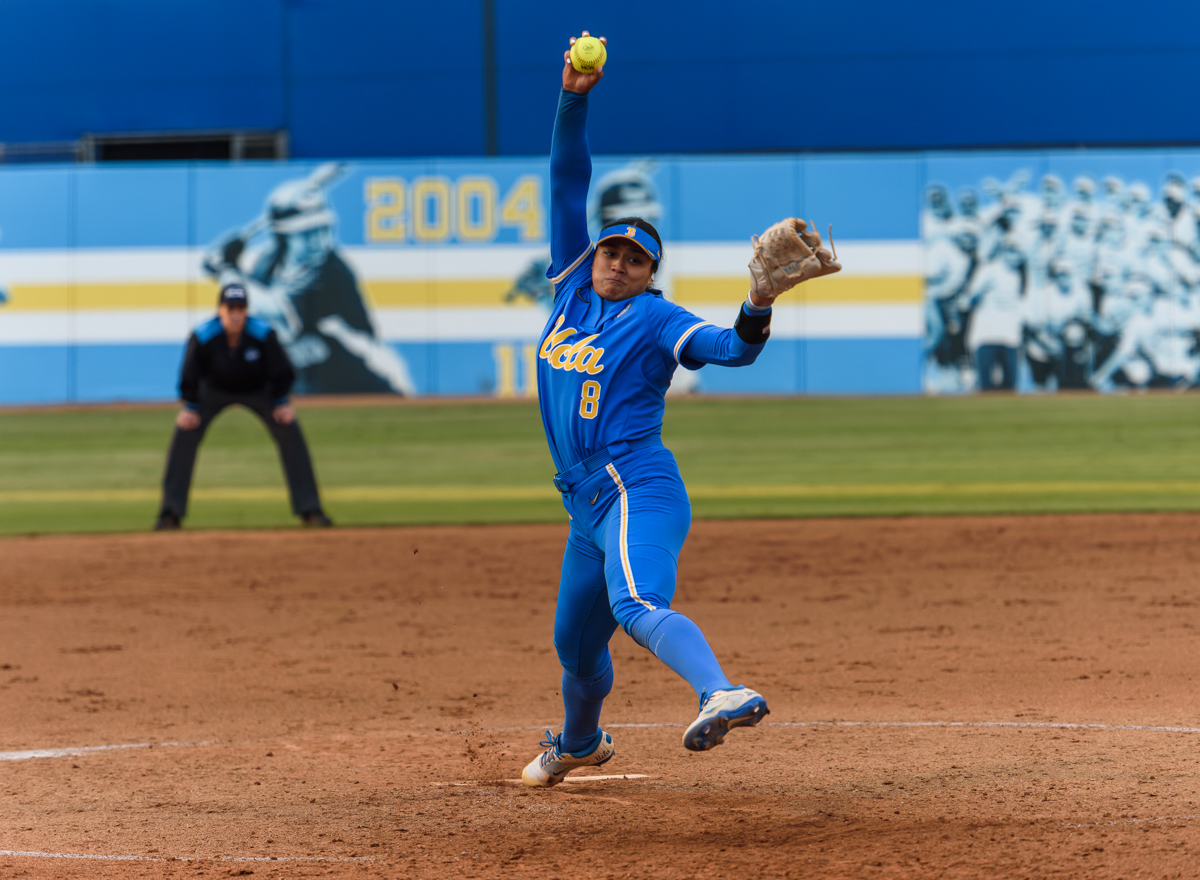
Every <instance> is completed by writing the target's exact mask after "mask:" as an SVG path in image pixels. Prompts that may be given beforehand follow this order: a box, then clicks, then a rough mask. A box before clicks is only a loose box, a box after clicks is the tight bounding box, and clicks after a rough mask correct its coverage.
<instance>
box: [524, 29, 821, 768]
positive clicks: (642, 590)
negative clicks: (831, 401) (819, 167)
mask: <svg viewBox="0 0 1200 880" xmlns="http://www.w3.org/2000/svg"><path fill="white" fill-rule="evenodd" d="M583 35H584V36H587V35H588V34H587V32H586V31H584V34H583ZM574 42H575V40H574V38H572V40H571V43H572V44H573V43H574ZM563 61H564V66H563V73H562V85H563V90H562V93H561V95H560V97H559V105H558V114H557V118H556V119H555V123H554V136H553V141H552V144H551V153H550V185H551V194H550V198H551V243H550V244H551V247H550V250H551V264H550V268H549V269H548V270H547V273H546V274H547V275H548V276H549V277H550V279H551V281H553V282H554V285H555V287H554V302H553V308H552V310H551V314H550V318H549V321H548V322H547V325H546V329H545V330H544V331H543V333H542V336H541V346H540V350H539V358H538V366H537V381H538V400H539V405H540V407H541V414H542V422H543V425H544V427H545V429H546V438H547V441H548V442H549V445H550V454H551V456H552V457H553V459H554V464H555V466H556V468H557V470H558V474H556V475H555V478H554V483H555V486H556V487H557V488H558V489H559V491H560V492H562V496H563V504H564V506H565V507H566V509H567V514H568V517H569V519H570V523H571V528H570V534H569V536H568V538H567V547H566V552H565V553H564V556H563V562H562V575H561V580H560V583H559V590H558V607H557V610H556V613H555V620H554V646H555V648H556V650H557V652H558V657H559V660H560V661H561V663H562V667H563V676H562V696H563V706H564V713H565V719H564V722H563V728H562V731H561V732H560V733H559V734H557V735H552V734H551V732H550V731H546V737H547V739H546V741H545V742H543V743H542V745H543V746H544V747H545V751H543V752H542V753H541V754H540V755H539V756H538V757H537V758H535V759H534V760H533V761H532V762H530V764H529V765H528V766H527V767H526V768H525V770H524V771H523V772H522V774H521V776H522V779H523V780H524V782H525V784H526V785H528V786H530V787H549V786H553V785H557V784H558V783H559V782H561V781H562V780H563V778H564V777H565V776H566V775H567V774H568V773H569V772H571V771H572V770H574V769H576V768H578V767H586V766H595V765H599V764H603V763H605V762H606V761H608V760H609V759H610V758H612V756H613V754H614V753H615V748H614V746H613V741H612V737H611V736H610V735H609V734H608V733H606V732H605V731H604V730H602V729H601V728H600V713H601V708H602V706H603V703H604V698H605V697H606V696H608V693H609V691H610V690H611V689H612V684H613V667H612V658H611V656H610V654H609V650H608V642H609V639H611V638H612V635H613V633H615V632H616V629H617V626H618V625H619V626H621V627H623V628H624V629H625V631H626V632H627V633H628V634H629V635H630V637H632V638H633V640H634V641H635V642H637V643H638V644H639V645H641V646H642V647H645V648H647V649H649V650H650V651H651V652H653V653H654V654H655V656H657V657H658V658H659V659H660V660H662V661H663V662H664V663H666V664H667V666H669V667H670V668H671V669H672V670H674V671H675V672H676V673H678V674H679V675H680V676H681V677H682V678H683V679H685V680H686V681H687V683H688V684H690V685H691V686H692V688H693V689H694V690H695V691H696V693H697V695H698V696H699V698H700V713H699V716H698V717H697V718H696V719H695V721H693V722H692V723H691V724H689V725H688V727H687V729H686V731H685V732H684V735H683V745H684V746H685V747H686V748H688V749H691V750H692V751H704V750H707V749H711V748H713V747H714V746H717V745H720V744H721V742H722V741H723V740H724V738H725V735H726V733H727V732H728V731H729V730H730V729H731V728H734V727H743V726H753V725H756V724H758V722H759V721H761V720H762V719H763V717H764V716H766V714H767V712H768V709H767V703H766V700H765V699H764V698H763V697H762V695H760V694H759V693H757V692H756V691H753V690H751V689H750V688H748V687H744V686H741V685H734V684H733V683H731V682H730V680H729V679H728V678H727V677H726V675H725V673H724V671H723V670H722V668H721V664H720V663H719V662H718V661H717V658H716V656H715V655H714V654H713V651H712V648H711V647H709V644H708V641H707V640H706V639H705V637H704V634H703V633H702V632H701V631H700V628H699V627H697V626H696V624H695V623H693V622H692V621H691V620H689V619H688V618H687V617H684V616H683V615H682V614H679V613H678V612H676V611H673V610H671V608H670V604H671V599H672V598H673V596H674V594H675V583H676V568H677V564H678V559H679V551H680V550H681V549H682V547H683V542H684V540H685V538H686V537H687V533H688V528H689V527H690V525H691V505H690V503H689V501H688V496H687V491H686V490H685V489H684V485H683V480H682V478H681V477H680V474H679V468H678V466H677V464H676V463H675V458H674V456H673V455H672V454H671V452H670V451H669V450H668V449H667V448H666V447H664V446H663V445H662V439H661V433H662V414H663V407H664V398H665V395H666V391H667V388H668V387H669V385H670V383H671V377H672V375H673V374H674V372H675V369H676V368H677V367H679V366H683V367H686V368H687V369H690V370H698V369H700V368H701V367H702V366H704V364H721V365H723V366H742V365H745V364H750V363H753V362H754V360H755V359H756V358H757V357H758V355H759V353H760V352H761V351H762V349H763V346H764V345H765V344H766V341H767V337H768V335H769V331H770V321H771V304H772V302H773V300H774V299H775V297H776V296H777V295H778V294H780V293H782V292H783V291H785V290H787V289H788V288H790V287H791V286H793V285H795V284H797V283H799V282H800V281H802V280H805V279H806V278H809V277H815V276H817V275H824V274H828V273H830V272H836V271H838V270H839V269H840V268H841V266H840V265H838V263H837V262H836V259H835V257H834V255H833V254H832V253H831V252H830V251H828V250H826V249H825V248H823V247H821V239H820V236H819V235H817V234H816V233H815V232H812V231H811V230H809V229H808V227H807V225H806V224H805V223H804V221H802V220H795V219H792V218H789V219H788V220H786V221H783V222H781V223H779V224H776V225H775V226H773V227H772V228H771V229H770V230H768V232H767V233H765V234H764V235H763V237H762V239H761V240H760V239H755V252H754V253H755V255H754V258H753V259H752V261H751V289H750V293H749V295H748V297H747V300H746V302H745V303H744V304H743V305H742V307H741V308H740V309H739V311H738V315H737V319H736V321H735V322H734V327H733V329H720V328H717V327H714V326H712V325H710V324H709V323H708V322H706V321H702V320H700V319H699V318H697V317H696V316H695V315H693V314H691V313H690V312H688V311H687V310H686V309H684V308H682V307H680V306H678V305H675V304H674V303H671V302H669V301H667V300H665V299H664V298H663V297H662V294H661V292H660V291H659V290H657V289H656V288H654V287H653V286H652V285H653V283H654V273H655V272H656V271H657V269H658V267H659V264H660V262H662V260H663V259H664V255H663V253H662V240H661V239H660V237H659V235H658V232H657V230H656V229H655V228H654V226H653V224H651V223H650V222H649V221H647V220H646V219H644V218H640V217H617V218H613V219H612V220H611V222H609V223H608V224H607V225H606V226H605V227H604V228H603V229H602V230H601V231H600V234H599V236H598V238H597V241H596V244H595V245H593V244H592V242H591V239H590V237H589V235H588V224H587V220H588V217H587V194H588V186H589V184H590V181H591V172H592V163H591V156H590V153H589V149H588V142H587V135H586V119H587V107H588V93H589V92H590V91H591V90H592V88H593V87H594V86H595V85H596V84H597V83H598V82H599V81H600V79H601V78H602V77H603V75H604V71H603V68H596V69H595V70H594V71H590V72H581V71H577V70H576V69H575V68H574V67H573V66H572V64H571V61H570V53H569V52H564V53H563Z"/></svg>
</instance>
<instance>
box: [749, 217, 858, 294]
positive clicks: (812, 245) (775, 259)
mask: <svg viewBox="0 0 1200 880" xmlns="http://www.w3.org/2000/svg"><path fill="white" fill-rule="evenodd" d="M829 240H830V244H832V243H833V229H832V227H830V239H829ZM750 242H751V243H752V244H753V245H754V256H753V257H751V259H750V292H751V293H753V294H754V295H756V296H760V297H762V298H763V299H768V300H773V299H775V297H777V296H779V294H781V293H783V292H784V291H785V290H791V289H792V288H793V287H795V286H796V285H797V284H799V283H800V282H801V281H807V280H808V279H810V278H819V277H820V276H822V275H832V274H833V273H834V272H840V271H841V270H842V264H841V263H839V262H838V261H837V250H836V249H835V250H834V251H833V252H832V253H831V252H830V251H828V250H827V249H826V248H824V247H822V246H821V234H820V233H819V232H817V231H816V230H815V229H809V227H808V224H807V223H805V222H804V221H803V220H799V219H797V218H795V217H788V218H787V219H786V220H780V221H779V222H778V223H776V224H774V225H772V226H771V227H770V228H769V229H767V231H766V232H764V233H763V234H762V236H761V237H760V236H757V235H755V236H751V237H750Z"/></svg>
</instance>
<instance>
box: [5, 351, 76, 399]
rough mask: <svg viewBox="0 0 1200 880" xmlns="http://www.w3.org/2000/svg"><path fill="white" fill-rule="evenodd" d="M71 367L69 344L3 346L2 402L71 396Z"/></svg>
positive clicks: (68, 397)
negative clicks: (67, 345)
mask: <svg viewBox="0 0 1200 880" xmlns="http://www.w3.org/2000/svg"><path fill="white" fill-rule="evenodd" d="M70 370H71V352H70V351H69V350H68V349H67V347H66V346H63V345H18V346H12V347H9V346H0V404H19V403H62V402H63V401H66V400H71V399H72V398H71V393H70V389H71V382H70Z"/></svg>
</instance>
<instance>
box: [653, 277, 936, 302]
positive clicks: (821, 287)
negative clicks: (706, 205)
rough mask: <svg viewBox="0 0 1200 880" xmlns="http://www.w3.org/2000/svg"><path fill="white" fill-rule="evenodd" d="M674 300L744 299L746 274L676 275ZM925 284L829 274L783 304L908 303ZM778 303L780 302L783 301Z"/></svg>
mask: <svg viewBox="0 0 1200 880" xmlns="http://www.w3.org/2000/svg"><path fill="white" fill-rule="evenodd" d="M672 285H673V286H672V289H673V290H674V293H675V299H676V300H677V301H678V302H680V303H683V304H685V305H686V304H687V303H710V302H721V303H737V302H739V301H740V300H742V299H745V297H746V291H747V290H748V289H749V286H750V278H749V276H748V275H734V276H728V277H717V276H676V277H675V278H674V279H673V280H672ZM924 293H925V283H924V280H923V279H922V278H921V277H920V276H919V275H831V276H829V277H827V278H814V279H813V280H812V281H805V282H804V283H803V284H801V285H800V286H799V287H795V288H793V289H792V290H789V291H788V292H787V293H786V294H785V295H784V296H785V297H786V302H788V303H792V304H796V305H802V304H804V303H823V304H824V303H897V302H903V303H912V302H921V300H922V299H923V298H924ZM783 301H784V300H781V301H780V302H783Z"/></svg>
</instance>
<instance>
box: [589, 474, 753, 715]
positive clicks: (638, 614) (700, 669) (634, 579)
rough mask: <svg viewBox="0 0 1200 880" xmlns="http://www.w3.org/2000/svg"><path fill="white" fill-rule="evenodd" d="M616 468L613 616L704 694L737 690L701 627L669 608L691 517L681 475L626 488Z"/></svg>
mask: <svg viewBox="0 0 1200 880" xmlns="http://www.w3.org/2000/svg"><path fill="white" fill-rule="evenodd" d="M610 468H612V473H613V474H614V477H613V479H614V482H616V483H617V484H618V486H619V489H620V497H619V499H618V503H616V504H614V505H613V509H612V512H611V514H610V516H609V520H608V527H607V529H606V533H605V550H606V558H607V561H606V565H605V575H606V578H607V581H608V591H609V602H610V604H611V607H612V611H613V616H614V617H615V619H616V620H617V621H618V622H619V623H620V625H621V626H622V627H623V628H624V629H625V631H626V632H627V633H629V635H630V637H631V638H633V640H634V641H635V642H637V643H638V644H639V645H641V646H643V647H645V648H647V649H649V650H650V651H651V652H652V653H653V654H654V655H655V656H656V657H658V658H659V659H660V660H662V661H663V662H664V663H666V664H667V666H669V667H670V668H671V669H672V670H674V671H675V673H676V674H678V675H679V676H680V677H682V678H683V679H684V680H685V681H687V683H688V684H690V685H691V686H692V689H693V690H695V691H696V695H697V696H702V695H704V694H705V693H709V694H711V693H712V692H713V691H717V690H724V689H727V688H730V687H732V685H731V684H730V682H729V679H728V678H727V677H726V676H725V673H724V672H723V671H722V669H721V664H720V663H719V662H718V661H717V658H716V655H715V654H714V653H713V650H712V648H711V647H710V646H709V644H708V640H707V639H705V638H704V634H703V633H702V632H701V631H700V628H699V627H698V626H696V624H695V623H693V622H692V621H691V620H689V619H688V618H687V617H684V616H683V615H682V614H679V613H678V612H675V611H672V610H670V604H671V600H672V599H673V598H674V596H675V585H676V572H677V569H678V564H679V551H680V550H681V549H682V548H683V542H684V540H686V538H687V532H688V528H689V527H690V525H691V516H692V514H691V505H690V503H689V502H688V498H687V493H686V491H685V490H684V488H683V482H682V480H680V478H679V476H678V471H675V472H674V473H670V472H668V473H664V474H663V475H662V476H661V477H655V478H652V479H642V480H635V481H634V482H632V483H625V481H624V480H622V479H621V477H620V473H619V472H617V471H616V468H615V466H614V465H610Z"/></svg>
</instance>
